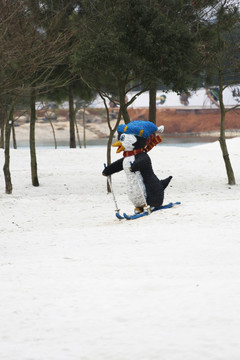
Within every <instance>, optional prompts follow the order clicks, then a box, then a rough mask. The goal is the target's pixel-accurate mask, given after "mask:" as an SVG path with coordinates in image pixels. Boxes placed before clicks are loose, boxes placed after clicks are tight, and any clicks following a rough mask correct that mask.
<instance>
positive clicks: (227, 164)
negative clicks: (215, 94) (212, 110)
mask: <svg viewBox="0 0 240 360" xmlns="http://www.w3.org/2000/svg"><path fill="white" fill-rule="evenodd" d="M219 84H220V86H219V104H220V110H221V128H220V138H219V143H220V147H221V150H222V155H223V160H224V163H225V167H226V171H227V177H228V184H229V185H235V184H236V181H235V176H234V172H233V168H232V165H231V161H230V157H229V154H228V149H227V143H226V136H225V115H226V110H225V106H224V102H223V84H222V73H221V72H219Z"/></svg>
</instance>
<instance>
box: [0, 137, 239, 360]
mask: <svg viewBox="0 0 240 360" xmlns="http://www.w3.org/2000/svg"><path fill="white" fill-rule="evenodd" d="M228 146H229V152H230V157H231V161H232V164H233V168H234V170H235V176H236V181H237V182H238V183H240V166H239V164H240V150H239V149H240V139H239V138H237V139H232V140H229V141H228ZM105 153H106V150H105V148H104V147H92V148H87V149H77V150H70V149H58V150H54V149H46V148H45V149H39V150H38V152H37V155H38V169H39V180H40V185H41V186H40V187H39V188H34V187H32V186H31V181H30V170H29V152H28V150H24V149H19V150H13V151H12V152H11V169H12V182H13V187H14V188H13V194H12V195H6V194H4V182H3V176H2V177H1V181H0V186H1V189H2V190H1V194H0V202H1V214H0V303H1V309H0V324H1V326H0V359H1V360H239V357H240V342H239V334H240V236H239V233H240V191H239V190H240V189H239V185H236V186H228V185H227V180H226V173H225V168H224V164H223V160H222V157H221V152H220V148H219V144H218V143H213V144H207V145H200V146H193V147H174V146H164V145H161V144H160V145H159V146H157V147H156V148H154V149H153V150H152V151H151V152H150V153H149V155H150V157H151V159H152V162H153V168H154V171H155V173H156V174H157V175H158V177H159V178H164V177H167V176H169V175H173V180H172V182H171V187H168V188H167V191H166V193H165V203H168V202H170V201H181V203H182V204H181V205H180V206H179V207H177V208H173V209H168V210H164V211H162V212H156V213H153V214H152V215H150V216H149V217H145V218H142V219H139V220H136V221H132V222H131V221H130V222H128V221H122V222H121V221H119V220H117V219H116V218H115V215H114V204H113V201H112V197H111V194H109V195H107V193H106V178H104V177H102V176H101V171H102V168H103V163H104V162H105V158H106V156H105ZM119 157H120V155H116V154H113V159H117V158H119ZM0 158H1V163H3V160H2V158H3V152H2V150H1V153H0ZM125 184H126V179H125V175H124V174H123V173H119V174H116V175H114V177H113V185H114V189H115V194H116V198H117V201H118V203H119V206H120V208H121V209H122V210H124V211H126V212H130V213H132V211H133V206H132V205H131V204H130V202H129V200H128V198H127V196H126V191H125Z"/></svg>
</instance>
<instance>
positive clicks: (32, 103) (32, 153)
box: [29, 89, 39, 186]
mask: <svg viewBox="0 0 240 360" xmlns="http://www.w3.org/2000/svg"><path fill="white" fill-rule="evenodd" d="M35 101H36V94H35V90H34V89H32V91H31V96H30V108H31V115H30V138H29V142H30V157H31V175H32V185H33V186H39V181H38V174H37V156H36V144H35V123H36V107H35Z"/></svg>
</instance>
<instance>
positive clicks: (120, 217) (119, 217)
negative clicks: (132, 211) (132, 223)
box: [116, 212, 125, 220]
mask: <svg viewBox="0 0 240 360" xmlns="http://www.w3.org/2000/svg"><path fill="white" fill-rule="evenodd" d="M116 217H117V218H118V219H119V220H123V219H125V217H124V216H122V215H120V214H119V212H116Z"/></svg>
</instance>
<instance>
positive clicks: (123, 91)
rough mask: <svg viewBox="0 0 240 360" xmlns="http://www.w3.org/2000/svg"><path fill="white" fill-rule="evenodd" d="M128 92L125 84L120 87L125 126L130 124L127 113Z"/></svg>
mask: <svg viewBox="0 0 240 360" xmlns="http://www.w3.org/2000/svg"><path fill="white" fill-rule="evenodd" d="M125 98H126V91H125V84H124V83H122V84H120V85H119V102H120V110H119V111H120V113H121V114H122V117H123V120H124V122H125V124H128V123H130V117H129V114H128V111H127V105H126V101H125Z"/></svg>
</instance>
